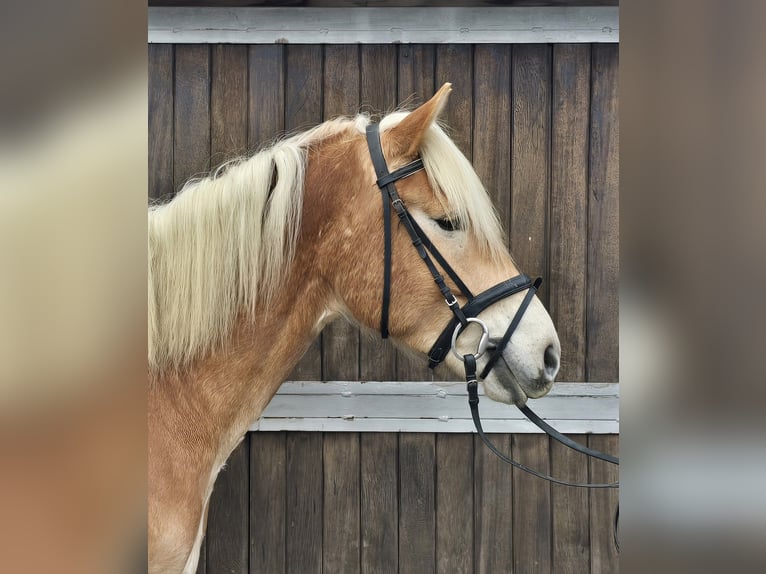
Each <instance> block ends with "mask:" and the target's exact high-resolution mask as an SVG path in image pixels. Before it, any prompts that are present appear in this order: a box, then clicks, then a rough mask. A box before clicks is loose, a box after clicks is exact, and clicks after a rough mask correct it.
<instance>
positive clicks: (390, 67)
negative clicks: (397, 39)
mask: <svg viewBox="0 0 766 574" xmlns="http://www.w3.org/2000/svg"><path fill="white" fill-rule="evenodd" d="M359 57H360V66H361V67H360V70H361V74H362V76H361V79H362V81H361V85H360V88H361V92H360V96H361V98H360V103H361V105H362V108H363V109H365V108H371V109H373V110H375V111H376V112H380V113H381V114H387V113H388V112H392V111H393V110H394V108H396V100H397V96H398V91H397V85H396V77H397V71H396V65H397V59H398V56H397V46H396V45H395V44H363V45H362V46H360V54H359Z"/></svg>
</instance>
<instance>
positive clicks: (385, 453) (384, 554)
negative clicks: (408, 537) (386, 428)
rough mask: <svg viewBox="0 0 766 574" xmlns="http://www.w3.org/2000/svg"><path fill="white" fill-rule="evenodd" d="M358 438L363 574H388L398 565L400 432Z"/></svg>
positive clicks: (368, 434)
mask: <svg viewBox="0 0 766 574" xmlns="http://www.w3.org/2000/svg"><path fill="white" fill-rule="evenodd" d="M360 439H361V440H360V442H361V461H360V462H361V473H360V474H361V483H362V501H361V504H362V506H361V511H362V514H361V539H362V544H361V546H362V554H361V558H362V574H391V573H395V572H397V571H398V568H399V564H398V559H399V536H398V527H399V484H398V473H397V469H398V466H399V435H398V434H396V433H375V434H370V433H363V434H362V435H361V437H360Z"/></svg>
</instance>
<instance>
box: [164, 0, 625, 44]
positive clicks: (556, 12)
mask: <svg viewBox="0 0 766 574" xmlns="http://www.w3.org/2000/svg"><path fill="white" fill-rule="evenodd" d="M618 41H619V18H618V8H617V7H616V6H569V7H566V6H565V7H556V6H550V7H518V6H515V7H484V8H449V7H440V8H191V7H187V8H183V7H149V42H150V43H179V44H197V43H202V44H219V43H228V44H275V43H276V44H286V43H289V44H357V43H359V44H390V43H405V44H411V43H429V44H430V43H435V44H482V43H501V44H515V43H522V44H529V43H533V44H537V43H547V42H551V43H559V42H576V43H583V42H585V43H590V42H618Z"/></svg>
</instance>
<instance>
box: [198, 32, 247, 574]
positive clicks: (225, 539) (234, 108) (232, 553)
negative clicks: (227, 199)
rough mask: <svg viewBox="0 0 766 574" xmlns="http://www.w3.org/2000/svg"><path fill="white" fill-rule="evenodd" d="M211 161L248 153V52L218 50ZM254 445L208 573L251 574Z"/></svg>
mask: <svg viewBox="0 0 766 574" xmlns="http://www.w3.org/2000/svg"><path fill="white" fill-rule="evenodd" d="M211 50H212V53H211V73H210V121H211V126H210V156H211V162H212V164H213V166H215V165H216V164H219V163H222V162H223V161H226V160H228V159H230V158H232V157H235V156H237V155H240V154H241V153H242V152H244V151H245V150H246V147H247V48H246V47H244V46H212V47H211ZM249 482H250V461H249V441H248V440H247V439H245V441H244V442H243V443H241V444H240V445H239V446H238V447H237V448H236V449H235V450H234V452H233V453H232V454H231V456H230V457H229V460H228V462H227V464H226V466H225V467H224V469H223V470H222V471H221V473H220V474H219V475H218V479H217V480H216V484H215V488H214V489H213V495H212V497H211V500H210V509H209V513H208V529H207V563H208V564H207V572H208V573H209V574H212V573H216V572H227V573H236V572H243V573H245V572H248V571H249V558H248V544H249V542H248V539H249V534H250V532H249V517H250V511H249V502H250V493H249V489H250V484H249Z"/></svg>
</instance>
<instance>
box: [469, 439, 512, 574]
mask: <svg viewBox="0 0 766 574" xmlns="http://www.w3.org/2000/svg"><path fill="white" fill-rule="evenodd" d="M490 439H491V440H492V442H493V443H494V444H495V445H496V446H497V448H499V449H500V451H501V452H504V453H508V454H510V452H511V435H508V434H502V435H490ZM474 450H475V452H474V475H475V478H474V500H475V502H474V507H475V519H474V525H475V535H474V536H475V540H476V542H475V545H474V571H475V572H476V574H495V573H496V572H512V571H513V543H514V541H513V473H512V470H513V467H512V466H511V465H509V464H506V463H504V462H503V461H502V460H500V459H499V458H497V457H496V456H495V455H494V454H492V451H490V450H489V449H488V448H487V447H486V446H485V445H484V443H483V442H482V441H481V439H480V438H479V437H478V435H474Z"/></svg>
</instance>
